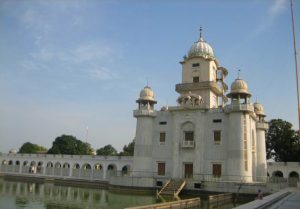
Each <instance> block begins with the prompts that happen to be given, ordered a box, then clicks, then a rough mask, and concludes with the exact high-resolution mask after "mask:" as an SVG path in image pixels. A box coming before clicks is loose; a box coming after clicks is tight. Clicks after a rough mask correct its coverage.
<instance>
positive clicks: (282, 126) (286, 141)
mask: <svg viewBox="0 0 300 209" xmlns="http://www.w3.org/2000/svg"><path fill="white" fill-rule="evenodd" d="M266 149H267V158H268V159H270V158H274V159H275V161H283V162H298V161H300V143H299V135H298V133H297V132H296V131H295V130H293V129H292V124H291V123H289V122H287V121H284V120H282V119H273V120H271V121H270V122H269V130H268V131H267V132H266Z"/></svg>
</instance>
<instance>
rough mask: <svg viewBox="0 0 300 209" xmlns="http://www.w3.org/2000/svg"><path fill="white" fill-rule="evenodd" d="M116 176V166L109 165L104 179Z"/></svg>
mask: <svg viewBox="0 0 300 209" xmlns="http://www.w3.org/2000/svg"><path fill="white" fill-rule="evenodd" d="M116 174H117V166H116V165H115V164H109V165H108V166H107V171H106V178H107V179H109V178H110V177H111V176H114V175H116Z"/></svg>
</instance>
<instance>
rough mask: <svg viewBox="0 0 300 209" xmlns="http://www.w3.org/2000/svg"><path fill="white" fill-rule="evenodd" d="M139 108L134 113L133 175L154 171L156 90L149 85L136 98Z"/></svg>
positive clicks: (147, 173)
mask: <svg viewBox="0 0 300 209" xmlns="http://www.w3.org/2000/svg"><path fill="white" fill-rule="evenodd" d="M136 102H137V103H138V109H137V110H134V112H133V115H134V117H136V118H137V123H136V134H135V145H134V158H133V164H134V167H133V175H134V176H143V175H145V176H146V175H149V173H152V172H153V170H152V169H153V168H152V138H153V125H154V118H155V117H156V112H155V110H154V105H155V104H156V103H157V102H156V101H155V100H154V92H153V91H152V89H151V88H150V87H149V86H145V87H144V88H143V89H142V90H141V92H140V97H139V99H138V100H136Z"/></svg>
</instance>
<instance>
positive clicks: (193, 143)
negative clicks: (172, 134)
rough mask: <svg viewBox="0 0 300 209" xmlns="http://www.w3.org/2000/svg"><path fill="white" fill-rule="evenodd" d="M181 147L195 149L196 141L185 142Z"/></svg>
mask: <svg viewBox="0 0 300 209" xmlns="http://www.w3.org/2000/svg"><path fill="white" fill-rule="evenodd" d="M181 147H183V148H194V147H195V141H194V140H183V141H182V143H181Z"/></svg>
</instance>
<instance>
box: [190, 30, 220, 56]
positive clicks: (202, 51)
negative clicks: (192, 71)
mask: <svg viewBox="0 0 300 209" xmlns="http://www.w3.org/2000/svg"><path fill="white" fill-rule="evenodd" d="M191 57H203V58H205V59H214V58H215V56H214V50H213V48H212V47H211V46H210V45H209V44H208V43H207V42H206V41H204V39H203V37H202V29H200V37H199V39H198V41H196V42H195V43H194V44H193V45H192V47H191V48H190V50H189V52H188V58H191Z"/></svg>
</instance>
